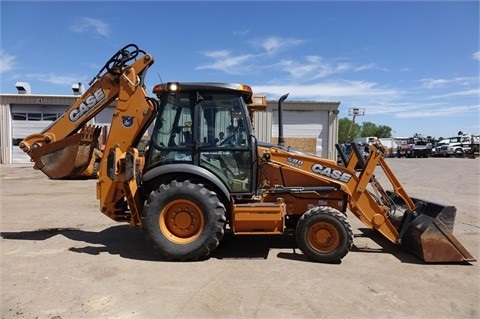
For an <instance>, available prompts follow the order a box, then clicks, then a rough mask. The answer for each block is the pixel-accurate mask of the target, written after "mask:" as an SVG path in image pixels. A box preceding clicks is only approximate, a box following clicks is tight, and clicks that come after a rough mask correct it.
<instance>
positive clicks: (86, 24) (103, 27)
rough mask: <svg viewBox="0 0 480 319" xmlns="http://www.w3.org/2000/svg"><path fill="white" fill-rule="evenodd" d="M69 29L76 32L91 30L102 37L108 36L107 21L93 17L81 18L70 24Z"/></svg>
mask: <svg viewBox="0 0 480 319" xmlns="http://www.w3.org/2000/svg"><path fill="white" fill-rule="evenodd" d="M71 29H72V30H73V31H74V32H77V33H85V32H89V31H92V30H93V31H94V32H95V33H97V34H99V35H101V36H104V37H108V35H109V34H110V28H109V26H108V24H107V23H105V22H103V21H101V20H98V19H93V18H81V19H79V20H78V21H76V22H75V23H74V24H73V25H72V26H71Z"/></svg>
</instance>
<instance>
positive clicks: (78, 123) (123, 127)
mask: <svg viewBox="0 0 480 319" xmlns="http://www.w3.org/2000/svg"><path fill="white" fill-rule="evenodd" d="M153 63H154V59H153V57H152V56H151V55H150V54H148V53H146V52H145V51H143V50H140V49H139V48H138V47H137V46H136V45H134V44H130V45H127V46H125V47H124V48H122V49H121V50H119V51H118V52H117V53H116V54H115V55H114V56H113V57H112V58H111V59H110V60H108V62H107V63H106V64H105V66H104V67H103V68H102V69H101V70H100V72H99V73H98V75H97V76H96V77H95V78H94V80H93V81H92V82H91V87H90V88H89V89H88V90H87V91H86V92H85V93H84V94H83V96H82V97H81V98H80V99H79V100H78V101H77V102H76V103H74V104H73V105H72V106H71V107H70V109H69V110H67V112H66V113H65V115H64V116H62V117H61V118H59V119H58V120H57V121H56V122H54V123H53V124H52V125H51V126H50V127H48V128H47V129H45V130H44V131H43V132H41V133H40V134H34V135H30V136H27V137H26V138H25V139H24V140H23V141H22V142H21V143H20V147H21V148H22V149H23V150H24V151H25V152H26V153H28V154H29V155H30V157H31V159H32V162H34V168H35V169H39V170H42V171H43V172H44V173H45V174H46V175H47V176H49V177H51V178H75V177H91V176H93V177H95V178H98V183H97V198H98V199H99V201H100V211H101V212H102V213H103V214H105V215H106V216H108V217H110V218H111V219H113V220H115V221H118V222H127V223H129V224H130V225H131V226H132V227H141V228H142V229H143V231H144V234H145V239H146V241H147V243H148V244H149V245H150V246H151V247H152V249H153V250H154V251H155V252H156V253H158V254H159V255H161V256H163V258H166V259H168V260H197V259H204V258H207V257H208V256H209V255H210V253H211V252H212V251H213V250H214V249H215V248H216V247H217V246H218V245H219V243H220V241H221V240H222V238H223V236H224V232H225V230H226V229H230V231H232V232H233V233H234V234H237V235H245V234H247V235H252V234H270V235H272V236H273V235H279V234H285V233H286V232H293V233H294V234H295V238H296V241H297V243H298V246H299V248H300V249H301V250H302V251H303V253H304V254H305V255H306V256H307V257H308V258H309V259H310V260H313V261H317V262H325V263H330V262H337V261H338V260H340V259H341V258H343V257H344V256H345V255H347V253H348V252H349V251H350V249H351V247H352V245H353V231H352V227H351V226H350V224H349V222H348V219H347V213H348V212H351V213H353V215H355V216H356V217H357V218H359V219H360V220H361V221H362V222H363V223H364V224H365V225H367V226H368V227H370V228H372V229H376V230H378V231H379V232H380V233H381V234H382V235H383V236H385V237H386V238H388V239H389V240H390V241H391V242H392V243H393V244H398V245H402V246H403V247H404V248H405V249H406V250H408V251H410V252H412V253H413V254H415V255H417V256H419V257H420V258H422V259H423V260H424V261H426V262H470V261H475V258H474V257H473V256H472V255H471V254H470V253H468V251H467V250H466V249H465V248H464V247H463V246H462V245H461V243H460V242H459V241H458V240H457V239H456V238H455V236H454V235H453V233H452V232H453V223H454V219H455V207H453V206H448V205H442V204H437V203H433V202H429V201H426V200H420V199H416V198H411V197H410V196H409V195H408V194H407V193H406V191H405V189H404V188H403V186H402V185H401V184H400V182H399V181H398V180H397V178H396V176H395V174H394V173H393V172H392V170H391V169H390V168H389V166H388V165H387V163H386V161H385V159H384V157H383V156H382V155H383V152H384V147H383V146H382V145H381V144H373V145H371V146H370V154H369V156H368V158H367V159H365V158H364V156H362V154H361V153H360V150H359V149H358V147H357V146H356V144H352V148H353V152H352V153H351V154H350V155H349V157H348V158H347V157H346V156H345V155H344V154H342V153H341V148H340V147H337V149H338V150H339V152H340V153H341V157H342V160H343V165H339V164H337V163H336V162H335V161H332V160H328V159H325V158H320V157H317V156H314V155H312V154H307V153H304V152H301V151H298V150H294V149H291V148H289V147H285V145H284V143H283V134H279V135H280V136H279V144H278V145H273V144H267V143H260V142H258V141H257V139H256V137H255V135H254V134H253V128H252V121H251V117H252V116H253V113H254V112H255V110H259V109H264V108H265V103H266V100H265V99H260V101H261V103H260V104H255V103H252V97H253V92H252V89H251V88H250V87H249V86H248V85H241V84H230V83H207V82H206V83H180V82H169V83H165V84H159V85H156V86H155V87H154V89H153V93H154V94H155V96H156V98H150V97H148V96H147V94H146V92H145V85H144V79H145V76H146V72H147V70H148V68H149V67H150V66H151V65H152V64H153ZM286 98H287V95H284V96H283V97H281V98H280V100H279V113H280V114H281V113H282V112H281V111H280V110H281V104H282V102H283V100H285V99H286ZM115 100H116V104H115V109H114V111H113V116H112V121H111V126H110V130H109V133H108V136H107V137H106V139H105V143H101V142H100V141H99V134H100V128H98V127H93V126H90V125H88V122H89V120H90V119H92V118H93V117H94V116H95V115H96V114H98V113H99V112H100V111H101V110H102V109H104V108H106V107H107V106H109V105H111V104H112V102H114V101H115ZM280 122H281V119H279V127H280V128H281V127H282V124H281V123H280ZM356 167H360V169H356ZM378 169H381V170H382V171H383V172H384V174H385V176H386V177H387V179H388V180H389V182H390V184H391V185H390V186H391V189H390V190H385V189H384V187H383V186H382V185H381V184H380V182H379V181H378V180H377V178H376V176H375V174H374V171H375V170H378Z"/></svg>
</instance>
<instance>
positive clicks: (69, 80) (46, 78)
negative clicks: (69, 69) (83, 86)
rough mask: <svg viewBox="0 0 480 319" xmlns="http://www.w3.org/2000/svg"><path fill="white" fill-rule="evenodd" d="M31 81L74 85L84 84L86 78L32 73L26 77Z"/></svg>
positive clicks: (73, 75)
mask: <svg viewBox="0 0 480 319" xmlns="http://www.w3.org/2000/svg"><path fill="white" fill-rule="evenodd" d="M26 76H27V78H29V79H34V80H37V81H42V82H47V83H51V84H59V85H64V84H66V85H72V84H74V83H78V82H83V81H84V80H85V77H83V76H79V75H76V74H72V75H58V74H54V73H48V74H40V73H31V74H27V75H26Z"/></svg>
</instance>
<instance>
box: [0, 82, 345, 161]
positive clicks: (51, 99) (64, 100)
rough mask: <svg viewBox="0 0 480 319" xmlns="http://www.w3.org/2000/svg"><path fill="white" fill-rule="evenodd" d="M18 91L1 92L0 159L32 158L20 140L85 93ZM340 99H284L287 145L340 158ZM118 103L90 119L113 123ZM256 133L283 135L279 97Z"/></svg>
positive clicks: (258, 117) (269, 137)
mask: <svg viewBox="0 0 480 319" xmlns="http://www.w3.org/2000/svg"><path fill="white" fill-rule="evenodd" d="M22 83H23V84H24V85H23V86H21V87H18V86H17V89H18V94H0V108H1V110H0V111H1V112H0V116H1V118H0V163H1V164H15V163H29V162H30V158H29V157H28V155H26V154H25V153H24V152H23V151H22V150H21V149H20V148H19V147H18V144H19V143H20V141H22V140H23V138H25V137H26V136H28V135H30V134H33V133H40V132H42V131H43V130H44V129H45V128H46V127H47V126H48V125H50V124H51V123H52V122H53V121H55V120H56V119H57V118H58V117H60V116H62V114H64V113H65V112H66V111H67V110H68V108H69V107H70V106H71V105H72V104H73V103H75V101H76V100H77V99H78V98H79V97H80V93H81V92H79V91H76V90H75V89H74V87H75V85H74V86H73V87H72V89H74V94H72V95H42V94H31V93H30V88H29V86H27V83H25V82H19V83H17V84H22ZM339 105H340V102H307V101H288V100H287V101H284V102H283V110H284V114H283V125H284V126H283V127H284V128H283V133H284V137H285V146H291V147H292V148H295V149H298V150H303V151H307V152H310V153H313V154H316V155H318V156H321V157H325V158H330V159H336V150H335V143H337V141H338V107H339ZM113 107H114V105H112V106H111V107H109V108H107V109H105V110H103V111H102V112H100V113H99V114H98V115H97V116H96V117H95V118H94V119H93V120H92V123H91V124H95V125H99V126H109V124H110V120H111V117H112V112H113ZM254 126H255V134H256V136H257V138H258V140H259V141H262V142H272V141H273V142H276V140H277V138H278V102H277V101H267V110H266V111H264V112H257V113H255V117H254Z"/></svg>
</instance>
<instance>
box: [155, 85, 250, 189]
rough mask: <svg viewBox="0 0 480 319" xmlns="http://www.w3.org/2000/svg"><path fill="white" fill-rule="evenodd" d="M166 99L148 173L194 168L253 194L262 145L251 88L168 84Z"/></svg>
mask: <svg viewBox="0 0 480 319" xmlns="http://www.w3.org/2000/svg"><path fill="white" fill-rule="evenodd" d="M154 93H156V95H157V97H158V98H159V99H160V105H159V109H158V114H157V117H156V121H155V125H154V129H153V131H152V132H151V143H150V146H149V151H148V155H147V158H146V163H145V164H146V165H145V168H146V170H149V169H151V168H154V167H157V166H160V165H166V164H178V163H182V164H192V165H195V166H199V167H201V168H204V169H206V170H208V171H210V172H212V173H213V174H215V175H216V176H217V177H218V178H219V179H220V180H221V181H222V182H223V183H224V184H225V186H226V187H227V188H228V189H229V191H230V192H231V193H237V194H241V193H244V194H246V193H252V191H253V189H254V186H255V185H254V181H256V176H255V171H256V170H255V169H253V167H254V165H255V163H256V159H255V155H256V151H255V149H256V147H255V145H256V143H255V139H254V137H253V135H252V134H251V132H252V127H251V122H250V118H249V117H248V112H247V108H246V104H247V103H249V102H250V101H251V97H252V92H251V89H250V87H248V86H244V85H236V84H235V85H234V84H223V83H167V84H161V85H157V86H156V87H155V89H154Z"/></svg>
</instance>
